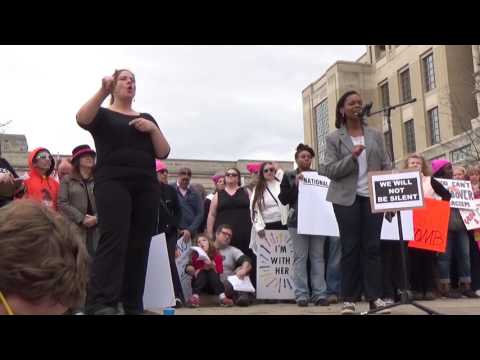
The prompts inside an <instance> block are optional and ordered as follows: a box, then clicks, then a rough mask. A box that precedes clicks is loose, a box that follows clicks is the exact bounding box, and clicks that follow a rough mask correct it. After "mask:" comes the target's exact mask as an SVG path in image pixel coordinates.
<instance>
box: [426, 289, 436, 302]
mask: <svg viewBox="0 0 480 360" xmlns="http://www.w3.org/2000/svg"><path fill="white" fill-rule="evenodd" d="M436 298H437V296H436V295H435V293H434V292H433V291H427V292H425V296H424V297H423V299H424V300H427V301H432V300H435V299H436Z"/></svg>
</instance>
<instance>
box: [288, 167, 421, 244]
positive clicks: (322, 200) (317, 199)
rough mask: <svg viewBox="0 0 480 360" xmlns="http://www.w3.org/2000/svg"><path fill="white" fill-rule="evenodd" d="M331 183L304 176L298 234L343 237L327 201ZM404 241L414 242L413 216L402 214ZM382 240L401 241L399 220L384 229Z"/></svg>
mask: <svg viewBox="0 0 480 360" xmlns="http://www.w3.org/2000/svg"><path fill="white" fill-rule="evenodd" d="M329 185H330V179H329V178H327V177H325V176H321V175H318V174H317V173H315V172H304V173H303V181H302V182H300V184H299V189H298V225H297V226H298V229H297V231H298V233H299V234H308V235H324V236H336V237H338V236H340V233H339V230H338V223H337V218H336V217H335V213H334V212H333V206H332V203H331V202H329V201H327V199H326V198H327V191H328V186H329ZM402 229H403V237H404V240H413V215H412V211H411V210H404V211H402ZM381 239H382V240H399V236H398V226H397V220H396V218H394V219H393V221H392V222H391V223H390V222H388V221H387V220H386V219H384V220H383V225H382V235H381Z"/></svg>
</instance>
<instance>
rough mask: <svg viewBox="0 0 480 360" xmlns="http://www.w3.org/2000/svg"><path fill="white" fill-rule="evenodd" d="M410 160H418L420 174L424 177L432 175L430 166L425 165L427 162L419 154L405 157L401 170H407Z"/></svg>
mask: <svg viewBox="0 0 480 360" xmlns="http://www.w3.org/2000/svg"><path fill="white" fill-rule="evenodd" d="M410 159H418V160H420V161H421V162H422V174H423V175H425V176H430V175H432V171H431V169H430V165H429V164H428V163H427V160H425V158H424V157H423V156H422V155H420V154H409V155H407V157H406V158H405V161H404V162H403V168H404V169H408V161H409V160H410Z"/></svg>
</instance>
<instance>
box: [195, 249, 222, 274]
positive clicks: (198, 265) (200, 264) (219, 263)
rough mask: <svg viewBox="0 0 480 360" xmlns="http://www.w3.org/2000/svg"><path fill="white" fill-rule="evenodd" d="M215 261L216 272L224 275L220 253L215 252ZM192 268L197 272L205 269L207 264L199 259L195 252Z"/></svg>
mask: <svg viewBox="0 0 480 360" xmlns="http://www.w3.org/2000/svg"><path fill="white" fill-rule="evenodd" d="M213 261H214V262H215V270H216V271H217V273H218V274H222V273H223V258H222V255H220V253H219V252H218V251H216V252H215V255H214V257H213ZM192 266H193V267H194V268H195V270H203V269H204V268H205V262H204V261H203V260H199V259H198V254H197V253H196V252H195V251H194V252H193V254H192Z"/></svg>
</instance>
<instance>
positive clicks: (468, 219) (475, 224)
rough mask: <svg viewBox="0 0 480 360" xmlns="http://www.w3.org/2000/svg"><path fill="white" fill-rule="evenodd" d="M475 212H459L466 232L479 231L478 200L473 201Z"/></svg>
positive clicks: (479, 200) (479, 210)
mask: <svg viewBox="0 0 480 360" xmlns="http://www.w3.org/2000/svg"><path fill="white" fill-rule="evenodd" d="M473 203H474V204H475V210H460V215H462V219H463V222H464V223H465V226H466V228H467V230H473V229H480V199H476V200H474V201H473Z"/></svg>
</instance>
